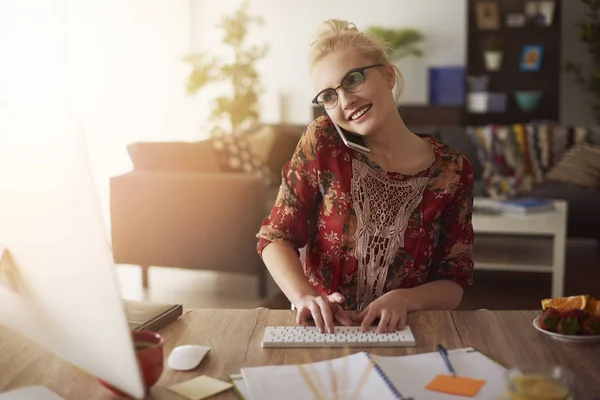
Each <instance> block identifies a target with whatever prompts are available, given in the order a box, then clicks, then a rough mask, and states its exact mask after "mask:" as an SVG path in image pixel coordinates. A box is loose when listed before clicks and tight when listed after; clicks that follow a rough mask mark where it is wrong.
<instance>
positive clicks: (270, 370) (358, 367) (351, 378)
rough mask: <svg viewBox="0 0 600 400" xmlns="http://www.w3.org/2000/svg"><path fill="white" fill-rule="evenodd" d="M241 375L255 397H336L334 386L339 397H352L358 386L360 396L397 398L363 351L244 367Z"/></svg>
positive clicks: (289, 399) (276, 399)
mask: <svg viewBox="0 0 600 400" xmlns="http://www.w3.org/2000/svg"><path fill="white" fill-rule="evenodd" d="M303 374H304V375H303ZM242 375H243V376H244V381H245V382H246V385H247V386H248V391H249V392H250V398H251V399H252V400H304V399H306V400H317V399H320V398H322V399H324V400H325V399H327V400H329V399H332V398H335V397H334V395H333V388H334V387H337V398H338V399H349V398H352V396H353V395H354V394H355V391H356V390H357V389H360V391H359V392H358V393H357V396H356V397H355V398H356V399H357V400H372V399H379V400H392V399H395V398H396V397H395V396H394V394H393V392H392V391H391V390H390V389H389V388H388V387H387V385H386V383H385V381H384V380H383V379H382V378H381V377H380V376H379V373H378V371H377V368H376V367H375V366H374V364H373V363H372V361H371V360H370V359H369V357H368V356H367V354H366V353H364V352H360V353H355V354H352V355H349V356H346V357H340V358H335V359H332V360H327V361H320V362H316V363H309V364H302V365H273V366H266V367H249V368H242ZM307 376H308V379H309V380H310V382H308V381H307V379H306V377H307ZM334 379H335V383H334ZM361 379H362V382H364V383H363V384H361ZM311 388H312V390H311ZM319 396H322V397H319Z"/></svg>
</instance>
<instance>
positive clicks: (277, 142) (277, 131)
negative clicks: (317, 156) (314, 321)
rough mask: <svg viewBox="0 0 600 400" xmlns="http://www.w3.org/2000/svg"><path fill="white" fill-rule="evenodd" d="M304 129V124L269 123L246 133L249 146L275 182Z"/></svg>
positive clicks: (279, 178) (290, 156)
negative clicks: (274, 178)
mask: <svg viewBox="0 0 600 400" xmlns="http://www.w3.org/2000/svg"><path fill="white" fill-rule="evenodd" d="M305 130H306V126H305V125H292V124H269V125H263V126H261V127H259V128H258V129H256V130H255V131H254V132H251V133H249V134H248V135H246V138H247V139H248V143H249V144H250V148H251V149H252V151H253V152H254V154H256V155H257V156H258V157H259V158H260V159H261V160H262V161H263V162H264V163H265V164H266V165H267V166H268V167H269V169H270V171H271V173H272V174H273V176H275V177H276V182H277V183H280V182H281V170H282V169H283V166H284V165H285V163H286V162H288V161H289V160H290V159H291V158H292V155H293V154H294V151H295V150H296V146H297V145H298V141H299V140H300V137H301V136H302V134H303V133H304V131H305Z"/></svg>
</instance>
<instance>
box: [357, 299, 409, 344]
mask: <svg viewBox="0 0 600 400" xmlns="http://www.w3.org/2000/svg"><path fill="white" fill-rule="evenodd" d="M407 314H408V308H407V296H406V292H405V291H403V290H402V289H397V290H392V291H390V292H387V293H386V294H384V295H383V296H381V297H380V298H378V299H377V300H375V301H373V302H372V303H371V304H369V305H368V306H367V308H365V309H364V310H362V311H361V312H360V313H356V314H354V315H352V316H351V318H352V320H353V321H354V322H357V323H361V329H362V331H363V332H364V331H367V330H368V329H369V327H370V326H371V324H372V323H373V321H375V319H377V318H379V325H378V326H377V332H378V333H384V332H394V331H395V330H396V329H404V326H405V325H406V316H407Z"/></svg>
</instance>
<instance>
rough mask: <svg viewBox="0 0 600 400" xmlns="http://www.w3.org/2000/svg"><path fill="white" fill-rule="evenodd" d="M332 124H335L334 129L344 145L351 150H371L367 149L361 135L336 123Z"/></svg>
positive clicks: (365, 151)
mask: <svg viewBox="0 0 600 400" xmlns="http://www.w3.org/2000/svg"><path fill="white" fill-rule="evenodd" d="M333 126H335V130H336V131H337V132H338V134H339V135H340V137H341V138H342V141H343V142H344V144H345V145H346V146H348V147H349V148H351V149H353V150H357V151H362V152H363V153H370V152H371V149H369V147H368V146H367V143H366V142H365V139H363V137H362V136H360V135H359V134H357V133H353V132H350V131H347V130H346V129H344V128H342V127H341V126H339V125H338V124H336V123H334V124H333Z"/></svg>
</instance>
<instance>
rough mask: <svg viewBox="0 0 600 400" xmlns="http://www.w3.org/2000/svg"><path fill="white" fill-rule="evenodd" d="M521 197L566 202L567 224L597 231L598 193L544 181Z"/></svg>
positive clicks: (599, 200)
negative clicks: (567, 208)
mask: <svg viewBox="0 0 600 400" xmlns="http://www.w3.org/2000/svg"><path fill="white" fill-rule="evenodd" d="M523 196H526V197H533V198H542V199H559V200H566V201H567V202H568V207H569V210H568V220H567V222H568V224H569V226H577V227H578V228H580V229H582V230H585V229H596V231H597V229H598V227H599V226H600V213H598V212H596V210H597V209H598V206H599V205H600V191H599V190H594V189H590V188H587V187H583V186H578V185H571V184H567V183H561V182H555V181H550V180H548V181H545V182H543V183H542V184H540V185H538V186H536V187H535V188H533V189H532V190H531V191H530V192H529V193H524V194H523Z"/></svg>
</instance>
